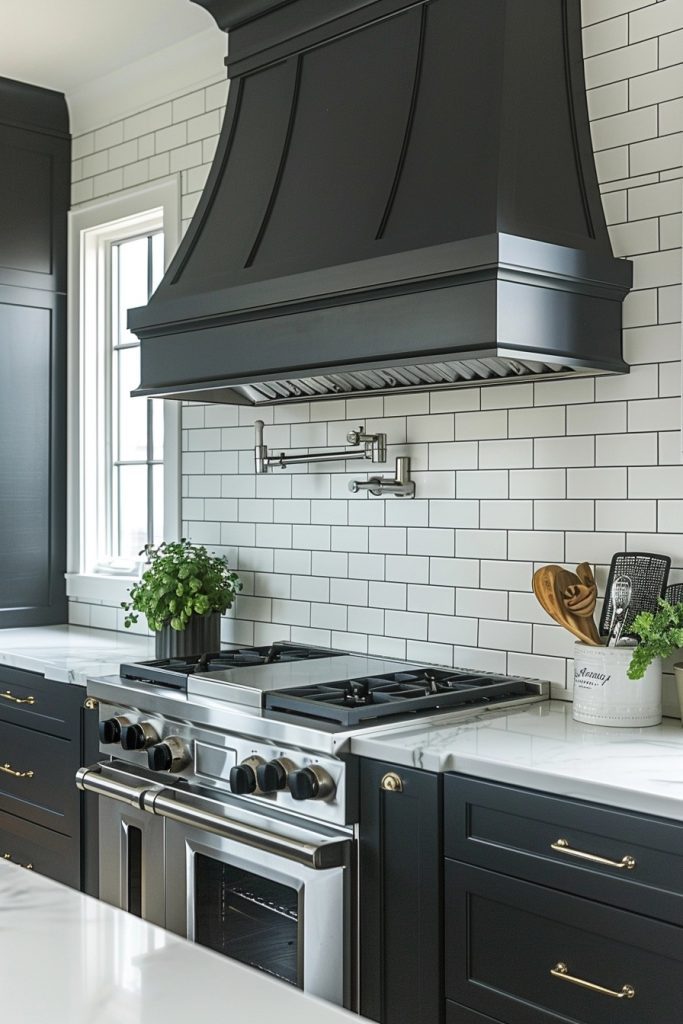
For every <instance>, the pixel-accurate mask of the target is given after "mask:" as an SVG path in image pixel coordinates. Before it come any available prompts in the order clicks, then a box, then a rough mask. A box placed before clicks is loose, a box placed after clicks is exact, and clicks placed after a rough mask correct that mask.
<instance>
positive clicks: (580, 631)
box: [533, 565, 601, 647]
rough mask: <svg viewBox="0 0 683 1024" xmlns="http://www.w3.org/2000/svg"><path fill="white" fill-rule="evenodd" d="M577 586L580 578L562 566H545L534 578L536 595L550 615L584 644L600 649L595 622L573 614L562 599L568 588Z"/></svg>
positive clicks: (538, 570) (537, 571)
mask: <svg viewBox="0 0 683 1024" xmlns="http://www.w3.org/2000/svg"><path fill="white" fill-rule="evenodd" d="M577 585H580V580H579V577H578V576H577V575H576V574H575V573H573V572H569V570H568V569H563V568H562V566H560V565H544V566H542V567H541V568H540V569H537V570H536V572H535V573H534V576H533V589H534V594H535V595H536V597H537V599H538V601H539V602H540V604H541V606H542V607H543V608H544V609H545V610H546V611H547V613H548V615H550V617H551V618H552V619H554V620H555V622H557V623H559V624H560V625H561V626H564V628H565V629H568V630H569V632H570V633H573V634H574V636H576V637H577V638H578V639H579V640H581V641H583V643H586V644H589V645H590V646H593V647H599V646H601V642H600V637H599V635H598V631H597V629H596V628H595V623H594V622H593V620H592V619H590V618H586V617H582V616H580V615H575V614H573V613H572V612H571V611H570V610H569V609H568V608H567V606H566V604H565V602H564V600H563V598H562V595H563V593H564V591H565V590H566V589H567V588H568V587H570V586H577Z"/></svg>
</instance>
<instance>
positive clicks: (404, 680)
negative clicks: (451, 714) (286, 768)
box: [266, 668, 537, 726]
mask: <svg viewBox="0 0 683 1024" xmlns="http://www.w3.org/2000/svg"><path fill="white" fill-rule="evenodd" d="M533 692H537V691H534V689H533V687H532V686H531V685H530V683H529V682H527V680H526V679H515V678H511V677H509V676H500V675H492V674H490V673H487V672H469V671H452V670H448V669H436V668H407V669H405V670H404V671H402V672H389V673H386V674H384V675H377V676H370V677H366V678H361V679H348V680H340V681H339V682H333V683H320V684H318V685H316V686H300V687H295V688H292V689H289V690H280V691H278V692H276V693H267V694H266V708H269V709H271V710H274V711H284V712H290V713H292V714H295V715H297V716H305V717H307V718H317V719H327V720H330V721H333V722H337V723H339V724H340V725H344V726H352V725H358V724H359V723H361V722H366V721H369V720H371V719H375V718H386V717H388V716H393V717H395V716H396V715H404V714H408V713H409V712H418V711H430V710H435V709H443V710H447V709H451V710H458V709H465V708H466V707H468V706H470V707H471V708H472V709H476V708H484V707H487V706H489V705H492V704H499V703H502V702H503V701H509V700H513V699H514V698H515V697H524V696H529V695H530V694H531V693H533Z"/></svg>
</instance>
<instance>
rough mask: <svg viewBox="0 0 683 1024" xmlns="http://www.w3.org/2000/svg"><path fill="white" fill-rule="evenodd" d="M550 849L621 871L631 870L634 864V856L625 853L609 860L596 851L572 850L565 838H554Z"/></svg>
mask: <svg viewBox="0 0 683 1024" xmlns="http://www.w3.org/2000/svg"><path fill="white" fill-rule="evenodd" d="M550 849H551V850H555V852H556V853H566V855H567V856H568V857H576V858H577V859H578V860H588V861H590V862H591V864H604V866H605V867H606V868H618V870H619V871H621V870H622V869H623V868H626V870H627V871H633V869H634V867H635V866H636V858H635V857H631V855H630V854H628V853H627V854H625V855H624V856H623V857H622V858H621V860H609V859H608V858H607V857H598V855H597V853H584V852H583V850H572V848H571V846H570V845H569V843H568V842H567V840H566V839H556V840H555V842H554V843H551V844H550Z"/></svg>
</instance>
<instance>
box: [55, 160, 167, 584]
mask: <svg viewBox="0 0 683 1024" xmlns="http://www.w3.org/2000/svg"><path fill="white" fill-rule="evenodd" d="M178 224H179V218H178V186H177V182H176V181H175V179H173V180H170V181H168V182H165V183H162V184H161V185H160V186H156V187H149V188H146V189H142V190H139V191H137V192H135V193H127V194H121V195H119V196H117V197H115V198H114V199H112V200H108V201H106V202H102V203H97V204H92V205H89V206H88V207H86V208H83V209H79V210H77V211H75V212H74V213H73V214H72V217H71V231H70V243H71V252H70V272H71V286H70V292H71V298H72V308H71V313H70V359H69V363H70V388H69V391H70V400H69V407H70V412H71V423H70V427H69V439H70V449H71V456H72V457H71V459H70V471H71V472H70V481H69V520H70V528H69V541H70V550H69V573H68V574H67V579H68V581H69V588H68V592H69V595H70V596H74V597H80V598H82V599H84V600H87V599H88V598H93V599H102V600H105V601H106V600H112V601H118V598H119V597H120V596H121V582H122V581H121V580H118V581H117V580H116V579H114V577H125V578H126V582H127V581H128V579H129V578H130V577H131V576H135V575H137V574H138V573H139V569H140V562H141V560H140V558H139V551H140V550H141V549H142V548H143V547H144V545H145V544H146V543H148V542H151V543H158V542H159V541H160V540H162V539H163V538H164V537H166V538H167V539H174V538H175V537H176V536H177V533H178V529H179V508H178V502H179V498H178V493H179V486H178V485H179V475H180V474H179V436H178V435H179V417H178V406H177V404H176V403H173V402H163V401H161V400H158V399H144V398H133V397H131V394H130V393H131V391H132V390H133V389H134V388H136V387H137V386H138V384H139V382H140V343H139V341H138V338H137V337H136V336H135V335H134V334H131V333H130V332H129V331H128V329H127V326H126V320H127V313H128V310H129V309H131V308H133V307H136V306H144V305H145V304H146V303H147V301H148V300H149V297H150V296H151V294H152V293H153V291H154V289H155V288H156V287H157V285H158V284H159V281H160V280H161V277H162V276H163V272H164V267H165V266H166V265H167V263H168V258H169V256H170V255H172V253H173V252H174V250H175V248H176V245H177V240H178ZM117 583H118V585H117ZM124 590H125V588H124Z"/></svg>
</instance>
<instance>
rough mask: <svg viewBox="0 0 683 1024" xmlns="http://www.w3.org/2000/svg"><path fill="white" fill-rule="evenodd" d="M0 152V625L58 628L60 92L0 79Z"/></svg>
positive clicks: (62, 563) (62, 318) (62, 601)
mask: <svg viewBox="0 0 683 1024" xmlns="http://www.w3.org/2000/svg"><path fill="white" fill-rule="evenodd" d="M0 153H1V154H2V159H1V160H0V437H2V445H1V446H0V628H2V627H3V626H32V625H43V624H49V623H59V622H65V621H66V595H65V581H64V571H65V568H66V515H65V509H66V456H65V444H66V274H67V247H66V238H67V210H68V207H69V175H70V136H69V119H68V113H67V108H66V102H65V100H64V97H63V96H62V95H61V94H60V93H56V92H52V91H50V90H47V89H39V88H36V87H35V86H30V85H25V84H23V83H20V82H14V81H11V80H9V79H6V78H0Z"/></svg>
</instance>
